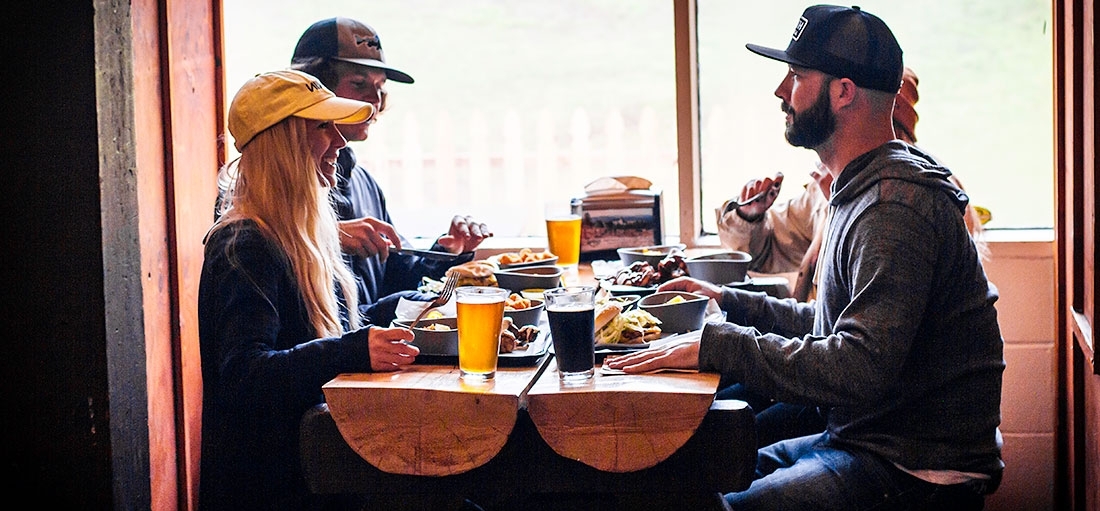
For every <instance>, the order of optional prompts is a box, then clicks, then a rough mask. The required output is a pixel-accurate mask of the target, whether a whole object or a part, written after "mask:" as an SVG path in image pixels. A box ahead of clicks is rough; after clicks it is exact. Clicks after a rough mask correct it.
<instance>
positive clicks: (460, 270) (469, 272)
mask: <svg viewBox="0 0 1100 511" xmlns="http://www.w3.org/2000/svg"><path fill="white" fill-rule="evenodd" d="M495 270H496V266H494V265H493V263H490V262H488V261H469V262H466V263H462V264H460V265H457V266H452V267H451V269H449V270H447V278H449V279H450V278H457V279H458V282H456V283H455V286H491V287H496V286H497V277H496V275H494V274H493V272H494V271H495Z"/></svg>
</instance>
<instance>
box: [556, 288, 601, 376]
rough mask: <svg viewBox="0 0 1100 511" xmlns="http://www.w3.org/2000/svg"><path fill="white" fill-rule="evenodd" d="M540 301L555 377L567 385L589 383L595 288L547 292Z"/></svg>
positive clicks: (592, 366) (593, 361) (593, 359)
mask: <svg viewBox="0 0 1100 511" xmlns="http://www.w3.org/2000/svg"><path fill="white" fill-rule="evenodd" d="M543 297H544V298H545V299H546V317H547V319H548V320H549V321H550V338H551V339H553V342H554V357H555V358H556V359H557V363H558V377H559V378H560V380H561V382H562V383H563V384H566V385H579V384H585V383H588V382H591V381H592V378H593V376H594V375H595V372H596V371H595V366H596V354H595V344H596V329H595V324H596V288H595V286H566V287H559V288H554V289H547V290H546V292H544V293H543Z"/></svg>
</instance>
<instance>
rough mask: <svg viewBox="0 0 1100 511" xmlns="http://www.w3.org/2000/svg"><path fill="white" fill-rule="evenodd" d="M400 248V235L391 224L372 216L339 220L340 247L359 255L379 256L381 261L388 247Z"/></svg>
mask: <svg viewBox="0 0 1100 511" xmlns="http://www.w3.org/2000/svg"><path fill="white" fill-rule="evenodd" d="M391 248H392V249H395V250H400V249H401V236H399V235H398V234H397V230H396V229H394V228H393V226H392V225H390V224H388V223H386V222H383V221H382V220H379V219H377V218H374V217H363V218H356V219H355V220H341V221H340V249H341V250H343V251H344V253H348V254H355V255H357V256H360V257H372V256H375V255H377V256H379V257H381V258H382V260H383V261H385V260H386V258H388V257H389V256H390V249H391Z"/></svg>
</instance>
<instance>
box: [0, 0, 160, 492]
mask: <svg viewBox="0 0 1100 511" xmlns="http://www.w3.org/2000/svg"><path fill="white" fill-rule="evenodd" d="M21 3H29V2H21ZM30 7H31V6H24V7H23V8H18V6H12V5H9V6H5V10H7V9H9V8H15V10H17V12H18V14H15V13H13V12H11V11H9V12H6V13H5V15H4V16H3V19H4V20H3V21H2V22H0V23H2V26H3V30H2V34H3V36H2V37H0V44H2V47H3V52H2V53H0V55H3V56H4V59H5V62H4V67H5V68H6V70H5V71H4V73H3V75H4V82H6V83H7V87H5V89H6V90H7V92H6V93H4V94H0V97H2V99H0V101H2V102H3V106H2V112H3V116H4V119H5V122H4V129H3V135H2V136H0V141H2V142H0V144H2V147H3V149H2V150H0V168H2V169H3V171H2V175H3V186H2V190H3V192H2V193H3V195H4V197H3V199H2V200H0V203H2V204H3V206H2V207H3V215H2V218H3V221H0V225H2V226H3V227H2V229H3V231H2V232H3V233H4V234H3V237H2V238H3V240H4V245H5V249H4V254H5V256H4V263H3V272H4V275H6V278H5V279H4V280H5V283H4V286H3V288H4V292H3V296H2V297H0V300H2V302H0V303H2V304H3V305H2V306H0V318H3V319H2V321H0V328H2V330H3V332H4V338H3V341H2V342H0V361H2V362H0V364H2V367H3V377H2V380H0V381H2V383H0V409H2V410H3V412H0V417H2V419H0V424H2V427H0V431H2V432H3V434H0V460H2V462H3V468H4V473H5V474H6V475H5V476H4V477H5V482H4V485H3V486H4V487H5V488H7V489H9V490H11V491H9V492H6V493H7V497H8V498H10V499H15V497H16V496H18V497H22V498H28V499H32V500H33V501H34V502H35V505H36V506H42V507H46V506H45V505H46V504H55V506H51V507H58V508H60V509H110V508H111V507H112V506H113V503H112V500H113V498H112V478H111V463H110V455H111V443H110V438H109V436H110V431H109V429H110V422H109V421H110V417H109V410H108V405H109V401H108V385H107V358H106V353H107V349H106V342H107V341H106V339H107V336H106V333H105V321H104V293H103V283H104V277H103V273H104V268H103V249H102V243H101V236H102V229H101V225H100V186H99V149H98V148H99V139H98V130H97V126H96V123H97V117H96V104H95V95H96V93H95V91H96V89H95V87H96V83H95V60H94V50H95V45H94V40H93V34H94V30H93V9H92V4H91V2H83V3H78V2H62V3H59V4H54V3H51V2H40V3H37V4H36V5H35V6H34V7H35V8H30ZM138 383H139V384H140V382H138ZM138 434H139V435H140V432H139V433H138ZM135 461H136V462H139V463H140V462H142V461H143V460H135ZM144 462H145V463H146V464H147V463H148V461H147V460H144ZM146 471H147V468H146Z"/></svg>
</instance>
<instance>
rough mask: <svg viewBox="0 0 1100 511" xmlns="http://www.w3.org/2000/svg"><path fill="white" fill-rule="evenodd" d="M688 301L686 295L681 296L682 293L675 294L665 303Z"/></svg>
mask: <svg viewBox="0 0 1100 511" xmlns="http://www.w3.org/2000/svg"><path fill="white" fill-rule="evenodd" d="M686 301H687V300H684V297H683V296H680V295H676V296H673V297H672V299H671V300H669V301H667V302H665V303H666V304H669V305H671V304H674V303H684V302H686Z"/></svg>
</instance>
